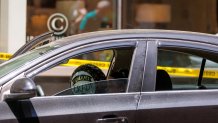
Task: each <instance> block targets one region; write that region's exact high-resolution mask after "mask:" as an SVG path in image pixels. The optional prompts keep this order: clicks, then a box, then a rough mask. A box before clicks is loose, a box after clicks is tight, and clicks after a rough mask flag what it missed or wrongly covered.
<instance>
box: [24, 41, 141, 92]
mask: <svg viewBox="0 0 218 123" xmlns="http://www.w3.org/2000/svg"><path fill="white" fill-rule="evenodd" d="M119 41H120V42H119ZM138 41H139V39H126V40H125V39H121V40H110V41H107V42H97V43H91V44H86V45H84V46H80V47H77V48H73V49H71V50H68V51H65V52H63V53H61V54H59V55H57V56H55V57H52V58H49V59H47V60H46V61H44V62H42V63H40V64H38V65H37V66H35V67H34V68H31V69H29V70H28V71H26V72H25V75H26V76H27V77H30V78H33V77H34V76H35V75H37V74H38V73H40V72H42V71H44V70H47V69H48V68H47V67H48V66H49V69H50V68H52V67H53V66H56V65H57V64H59V63H61V61H63V60H64V59H67V58H70V57H73V56H77V55H79V54H81V53H82V54H83V53H88V52H93V51H98V50H100V49H101V50H104V49H109V48H117V47H119V48H122V47H135V51H134V52H136V49H137V47H136V44H137V42H138ZM107 44H110V45H107ZM87 47H89V48H88V49H87ZM74 51H75V52H74ZM60 56H64V57H62V58H60ZM132 58H134V54H133V56H132ZM132 62H133V61H132ZM43 65H44V67H41V68H38V67H39V66H43ZM131 69H132V68H131ZM130 71H131V70H130ZM133 71H135V70H133ZM133 71H131V72H133ZM129 78H131V74H130V75H129ZM130 81H131V80H130V79H129V81H128V83H129V82H130ZM137 84H139V83H137ZM128 88H129V86H127V89H128ZM137 91H140V90H137ZM131 92H132V91H131Z"/></svg>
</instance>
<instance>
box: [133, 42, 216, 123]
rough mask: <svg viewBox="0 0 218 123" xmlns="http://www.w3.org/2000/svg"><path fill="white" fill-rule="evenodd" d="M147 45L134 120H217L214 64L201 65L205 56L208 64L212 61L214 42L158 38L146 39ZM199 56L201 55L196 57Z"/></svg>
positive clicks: (181, 122)
mask: <svg viewBox="0 0 218 123" xmlns="http://www.w3.org/2000/svg"><path fill="white" fill-rule="evenodd" d="M208 40H209V39H208ZM147 47H148V49H147V50H148V52H147V57H146V65H145V73H144V81H143V89H142V94H141V98H140V103H139V106H138V110H137V115H136V116H137V118H136V119H137V121H136V122H137V123H159V122H162V123H175V122H176V123H216V122H218V118H217V115H218V113H217V112H218V110H217V105H218V100H217V99H218V98H217V94H218V89H217V85H216V81H217V77H216V72H217V68H216V67H211V68H210V69H209V70H207V69H206V66H207V65H204V64H205V62H204V60H206V59H207V62H206V64H208V65H209V64H210V65H212V64H211V63H210V60H211V59H212V60H216V59H215V58H216V56H217V53H218V52H217V46H215V45H208V44H204V43H198V42H196V41H195V42H192V41H188V40H179V39H178V40H172V39H168V40H167V39H159V40H154V41H150V42H148V46H147ZM149 50H150V51H149ZM163 51H164V52H163ZM166 53H168V54H166ZM169 53H170V54H169ZM164 54H165V56H164V57H162V55H164ZM176 54H179V55H176ZM199 58H202V59H201V60H200V61H199V60H198V59H199ZM164 59H165V60H164ZM166 59H167V60H166ZM178 59H179V60H178ZM208 59H210V60H208ZM175 61H176V62H175ZM196 61H197V62H196ZM199 63H200V64H199ZM216 63H217V61H216ZM164 65H165V66H164ZM202 66H204V67H202ZM201 73H202V76H201ZM203 73H204V76H203ZM200 76H201V77H202V78H201V77H200ZM208 80H209V81H210V82H209V81H208ZM201 81H202V82H201ZM203 81H204V82H206V83H204V82H203ZM199 82H200V84H199ZM203 83H204V84H203ZM208 83H210V84H208Z"/></svg>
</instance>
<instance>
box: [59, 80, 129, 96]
mask: <svg viewBox="0 0 218 123" xmlns="http://www.w3.org/2000/svg"><path fill="white" fill-rule="evenodd" d="M127 82H128V79H127V78H124V79H112V80H103V81H97V82H90V83H86V84H82V85H79V86H74V87H72V88H69V89H67V90H64V91H62V92H60V93H57V94H55V95H56V96H60V95H80V94H101V93H124V92H125V90H126V87H127Z"/></svg>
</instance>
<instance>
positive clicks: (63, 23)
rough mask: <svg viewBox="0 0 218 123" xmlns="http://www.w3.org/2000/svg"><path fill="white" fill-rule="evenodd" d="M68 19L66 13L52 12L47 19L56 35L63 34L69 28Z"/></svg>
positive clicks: (48, 24) (50, 29)
mask: <svg viewBox="0 0 218 123" xmlns="http://www.w3.org/2000/svg"><path fill="white" fill-rule="evenodd" d="M68 25H69V23H68V19H67V17H66V16H65V15H64V14H61V13H55V14H52V15H51V16H50V17H49V18H48V21H47V26H48V30H49V31H53V32H54V34H55V35H62V34H64V33H65V32H66V31H67V29H68Z"/></svg>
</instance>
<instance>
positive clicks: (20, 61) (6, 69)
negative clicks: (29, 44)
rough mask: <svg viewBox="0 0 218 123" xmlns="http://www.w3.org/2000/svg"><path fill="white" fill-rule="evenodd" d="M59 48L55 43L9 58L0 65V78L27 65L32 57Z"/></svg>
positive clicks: (34, 57)
mask: <svg viewBox="0 0 218 123" xmlns="http://www.w3.org/2000/svg"><path fill="white" fill-rule="evenodd" d="M57 48H59V46H57V45H56V46H55V45H53V46H52V45H46V46H43V47H39V48H37V49H35V50H32V51H29V52H27V53H25V54H23V55H21V56H20V57H17V58H14V59H11V60H9V61H7V62H5V63H3V64H2V65H0V78H2V77H4V76H5V75H7V74H9V73H10V72H12V71H14V70H16V69H18V68H20V67H22V66H25V65H28V64H29V63H30V62H31V61H33V60H34V59H36V58H38V57H40V56H42V55H43V54H46V53H48V52H51V51H53V50H55V49H57Z"/></svg>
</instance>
